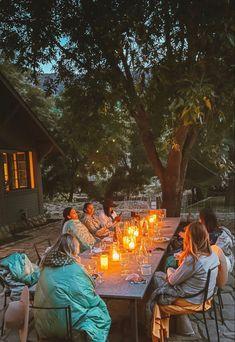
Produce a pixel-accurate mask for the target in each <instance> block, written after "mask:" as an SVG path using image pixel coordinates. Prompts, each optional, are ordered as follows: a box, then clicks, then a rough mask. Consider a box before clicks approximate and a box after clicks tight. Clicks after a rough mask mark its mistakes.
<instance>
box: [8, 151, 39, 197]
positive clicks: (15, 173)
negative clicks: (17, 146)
mask: <svg viewBox="0 0 235 342" xmlns="http://www.w3.org/2000/svg"><path fill="white" fill-rule="evenodd" d="M3 171H4V182H5V191H7V192H8V191H11V190H20V189H33V188H34V187H35V180H34V169H33V154H32V152H15V153H3Z"/></svg>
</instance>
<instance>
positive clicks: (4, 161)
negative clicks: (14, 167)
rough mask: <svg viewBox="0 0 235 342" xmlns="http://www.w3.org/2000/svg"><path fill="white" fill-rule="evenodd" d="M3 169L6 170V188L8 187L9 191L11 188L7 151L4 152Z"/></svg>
mask: <svg viewBox="0 0 235 342" xmlns="http://www.w3.org/2000/svg"><path fill="white" fill-rule="evenodd" d="M3 170H4V181H5V189H6V191H9V190H10V187H9V173H8V166H7V154H6V153H3Z"/></svg>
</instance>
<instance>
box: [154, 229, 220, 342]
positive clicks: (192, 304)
mask: <svg viewBox="0 0 235 342" xmlns="http://www.w3.org/2000/svg"><path fill="white" fill-rule="evenodd" d="M218 265H219V259H218V257H217V255H216V254H215V253H214V252H213V251H212V249H211V247H210V242H209V235H208V232H207V230H206V228H205V226H204V225H203V224H201V223H200V222H193V223H191V224H190V225H188V226H187V227H186V229H185V236H184V249H183V252H182V253H181V256H180V258H179V267H178V268H177V269H174V268H168V269H167V274H164V273H163V272H156V273H155V277H154V281H155V286H156V290H155V291H154V292H153V295H152V297H151V300H150V303H149V307H150V309H153V308H154V319H153V340H154V339H155V341H156V340H157V338H160V329H159V328H160V320H161V327H162V328H163V330H164V331H165V335H166V336H167V337H168V336H169V318H163V317H166V316H167V317H169V316H170V315H180V314H186V313H188V312H189V310H190V311H198V310H200V309H201V307H202V302H203V293H200V291H202V290H203V289H204V287H205V284H206V279H207V273H208V270H209V269H212V268H214V267H216V266H218ZM217 273H218V268H217V267H216V268H215V269H214V270H213V272H211V279H210V284H209V289H208V298H210V296H212V294H213V291H214V288H215V285H216V278H217ZM198 293H200V294H198ZM189 296H193V297H191V298H190V297H189ZM209 305H210V302H209V301H208V303H207V306H208V307H209Z"/></svg>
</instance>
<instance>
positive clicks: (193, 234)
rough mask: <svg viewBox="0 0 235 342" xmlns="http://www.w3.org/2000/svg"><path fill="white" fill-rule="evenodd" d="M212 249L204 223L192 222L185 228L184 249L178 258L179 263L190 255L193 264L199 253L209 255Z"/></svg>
mask: <svg viewBox="0 0 235 342" xmlns="http://www.w3.org/2000/svg"><path fill="white" fill-rule="evenodd" d="M211 253H212V250H211V246H210V242H209V234H208V232H207V229H206V227H205V226H204V224H202V223H200V222H192V223H191V224H189V225H188V226H187V227H186V229H185V236H184V249H183V252H182V253H181V255H180V258H179V264H181V263H182V262H183V260H184V259H185V258H186V257H187V256H189V255H191V256H192V258H193V262H194V264H195V263H196V261H197V260H198V258H199V256H200V255H202V254H203V255H211Z"/></svg>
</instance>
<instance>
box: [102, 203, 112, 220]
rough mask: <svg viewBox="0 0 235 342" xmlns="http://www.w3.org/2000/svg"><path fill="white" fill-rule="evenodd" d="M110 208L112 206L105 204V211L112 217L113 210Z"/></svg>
mask: <svg viewBox="0 0 235 342" xmlns="http://www.w3.org/2000/svg"><path fill="white" fill-rule="evenodd" d="M110 208H112V207H111V206H108V205H103V209H104V213H105V215H106V216H108V217H112V215H111V214H112V212H113V210H112V211H111V212H110V210H109V209H110Z"/></svg>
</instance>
